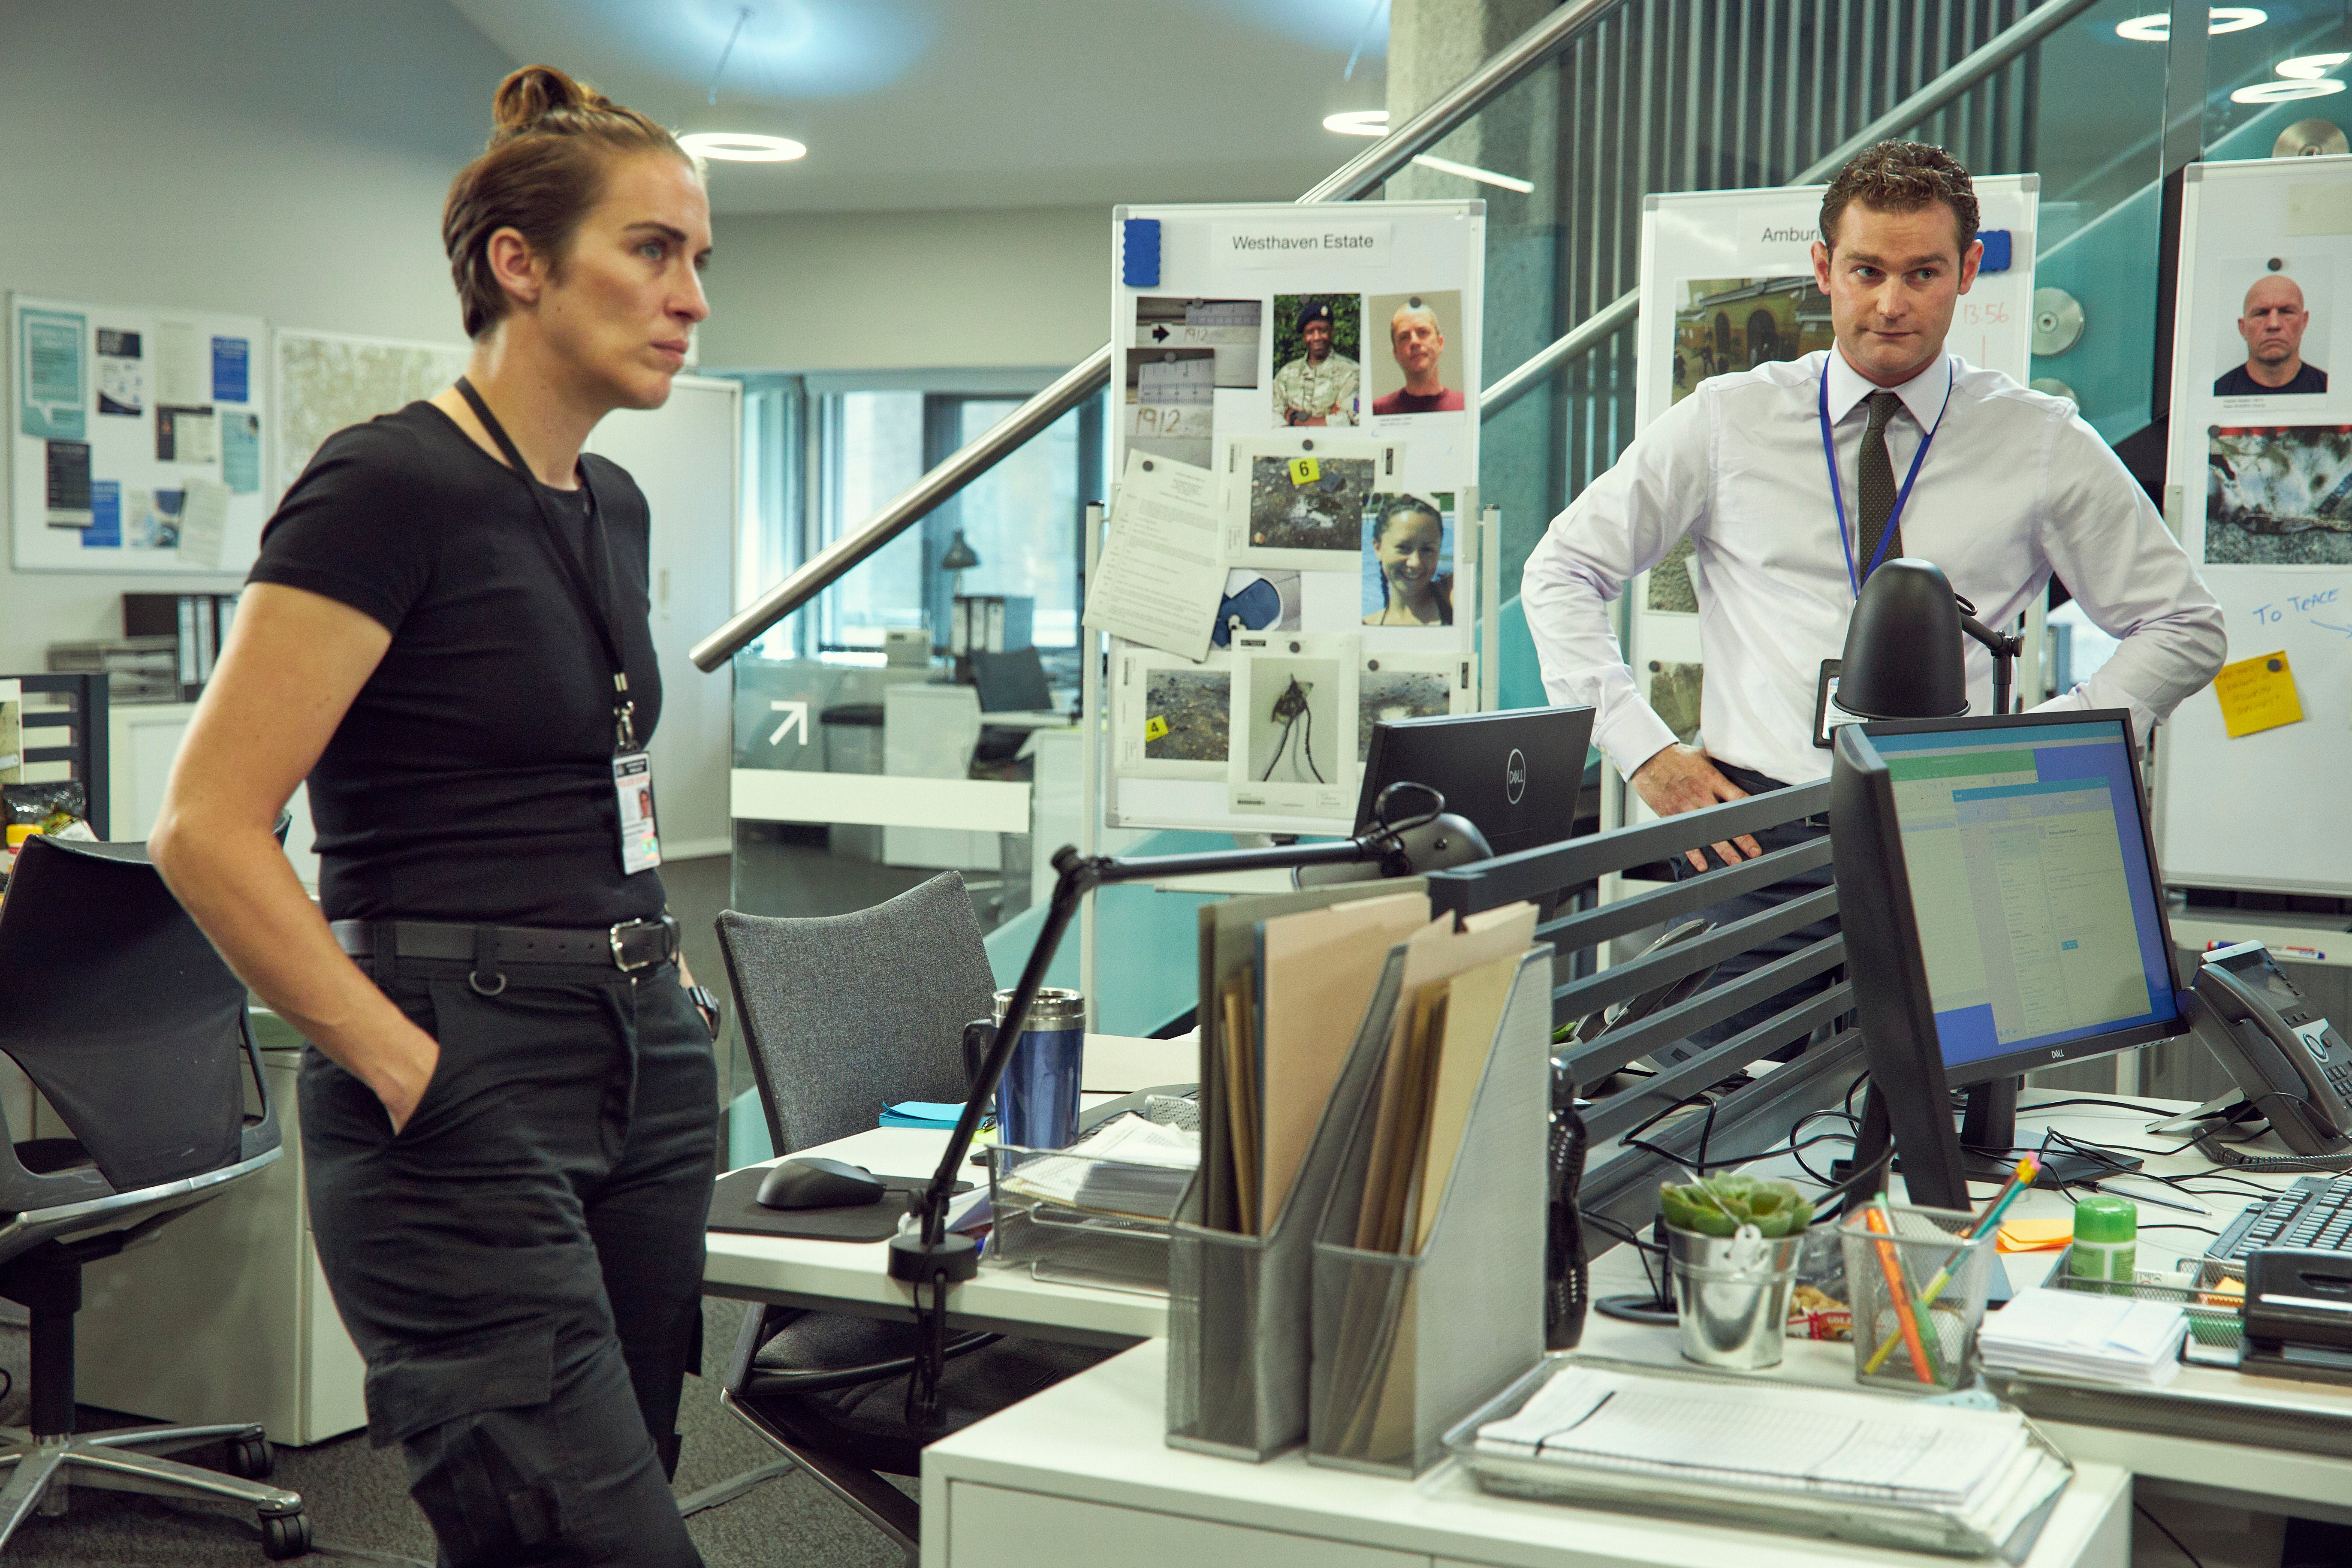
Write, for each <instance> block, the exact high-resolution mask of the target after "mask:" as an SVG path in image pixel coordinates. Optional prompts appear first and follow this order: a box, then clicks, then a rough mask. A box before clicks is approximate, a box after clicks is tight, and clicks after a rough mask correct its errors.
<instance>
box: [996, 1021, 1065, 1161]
mask: <svg viewBox="0 0 2352 1568" xmlns="http://www.w3.org/2000/svg"><path fill="white" fill-rule="evenodd" d="M1012 1005H1013V993H1012V992H1010V991H1000V992H998V993H997V994H996V1023H997V1026H998V1028H1000V1029H1002V1028H1003V1026H1004V1015H1005V1013H1006V1011H1007V1010H1008V1009H1010V1008H1011V1006H1012ZM1086 1054H1087V1006H1086V999H1085V998H1084V997H1083V996H1081V995H1079V994H1078V993H1076V991H1066V990H1062V989H1060V988H1058V987H1048V988H1045V989H1041V990H1039V992H1038V993H1037V999H1036V1000H1035V1001H1034V1002H1033V1003H1031V1004H1030V1005H1029V1021H1028V1025H1027V1026H1026V1027H1024V1029H1023V1030H1022V1031H1021V1040H1020V1043H1019V1044H1017V1045H1015V1046H1014V1047H1013V1057H1012V1059H1011V1060H1010V1061H1008V1062H1007V1063H1005V1067H1004V1077H1003V1079H1000V1080H998V1082H997V1085H996V1137H997V1142H1000V1143H1008V1144H1012V1145H1014V1146H1016V1147H1018V1148H1023V1149H1066V1148H1068V1147H1069V1146H1070V1145H1071V1144H1072V1143H1073V1142H1076V1140H1077V1136H1078V1083H1079V1080H1080V1079H1081V1078H1082V1077H1084V1075H1085V1064H1086Z"/></svg>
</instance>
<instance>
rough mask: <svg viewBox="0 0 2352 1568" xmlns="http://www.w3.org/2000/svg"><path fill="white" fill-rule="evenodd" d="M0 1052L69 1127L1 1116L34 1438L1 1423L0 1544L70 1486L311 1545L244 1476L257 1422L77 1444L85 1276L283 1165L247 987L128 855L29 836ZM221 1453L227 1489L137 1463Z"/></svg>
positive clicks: (262, 1461) (0, 1009)
mask: <svg viewBox="0 0 2352 1568" xmlns="http://www.w3.org/2000/svg"><path fill="white" fill-rule="evenodd" d="M0 1051H5V1052H6V1053H7V1055H8V1056H9V1057H10V1058H14V1060H15V1061H16V1065H17V1066H18V1067H19V1068H23V1069H24V1071H25V1074H26V1077H28V1078H30V1079H32V1081H33V1086H34V1087H35V1088H36V1089H38V1090H39V1091H40V1093H41V1095H42V1096H43V1098H45V1099H46V1100H47V1102H48V1104H49V1106H50V1108H51V1109H53V1110H55V1111H56V1112H57V1115H58V1119H59V1120H61V1121H63V1122H64V1123H65V1126H66V1129H67V1131H68V1133H69V1134H70V1136H67V1137H55V1138H25V1139H16V1138H14V1131H16V1130H13V1129H8V1128H6V1126H5V1117H4V1116H0V1296H5V1297H6V1298H7V1299H8V1300H12V1301H16V1302H20V1303H22V1304H23V1305H24V1306H25V1307H26V1309H27V1310H29V1311H30V1312H31V1314H32V1366H31V1377H30V1389H29V1393H30V1394H31V1401H32V1410H31V1417H30V1420H31V1425H30V1426H29V1427H26V1428H15V1427H8V1428H0V1468H9V1474H8V1477H7V1484H6V1486H5V1488H0V1548H5V1545H6V1543H7V1542H8V1541H9V1539H10V1538H11V1537H12V1536H13V1535H14V1534H15V1532H16V1528H17V1526H19V1525H20V1524H22V1523H23V1522H24V1521H26V1518H28V1517H29V1516H30V1515H31V1514H32V1513H33V1511H34V1510H35V1509H36V1508H37V1507H38V1508H39V1509H40V1510H42V1511H44V1512H48V1513H61V1512H63V1511H64V1510H65V1504H66V1498H67V1495H68V1481H70V1483H71V1484H73V1485H85V1486H94V1487H102V1488H109V1489H121V1490H129V1491H144V1492H153V1493H162V1494H164V1495H166V1496H179V1497H189V1498H229V1499H233V1500H236V1501H239V1502H245V1503H249V1504H251V1505H252V1506H253V1508H254V1509H255V1510H256V1512H257V1515H258V1517H259V1520H260V1524H261V1531H262V1551H263V1552H264V1554H265V1555H267V1556H268V1557H271V1558H286V1557H295V1556H299V1555H300V1554H302V1553H303V1552H308V1551H309V1550H310V1524H309V1521H307V1520H306V1519H305V1517H304V1515H303V1511H302V1499H301V1498H300V1497H299V1495H298V1494H296V1493H294V1492H290V1491H285V1490H282V1489H278V1488H277V1487H272V1486H268V1485H266V1484H264V1483H263V1481H262V1480H261V1479H259V1478H260V1477H262V1476H264V1475H266V1474H267V1473H268V1469H269V1468H270V1458H271V1457H270V1448H269V1444H268V1439H267V1438H266V1437H265V1436H264V1435H263V1432H262V1428H261V1427H260V1426H258V1425H246V1426H136V1427H130V1428H127V1429H124V1430H121V1431H110V1432H99V1433H93V1434H91V1435H89V1436H76V1435H75V1433H74V1313H75V1312H76V1311H77V1310H79V1307H80V1305H81V1272H82V1266H83V1265H84V1264H86V1263H89V1262H92V1261H94V1260H96V1259H99V1258H111V1257H113V1256H114V1255H115V1254H116V1253H119V1252H121V1250H122V1249H123V1248H124V1247H127V1246H129V1245H130V1244H131V1243H132V1242H134V1241H137V1240H139V1239H140V1238H141V1237H144V1236H145V1235H147V1234H148V1233H149V1232H150V1231H152V1230H154V1229H156V1228H157V1227H159V1226H163V1225H166V1224H168V1223H170V1222H171V1221H172V1220H173V1219H174V1218H176V1217H177V1216H178V1215H182V1214H184V1213H186V1212H187V1211H188V1210H189V1209H191V1208H193V1207H194V1206H195V1205H198V1204H201V1203H204V1202H206V1201H208V1200H210V1199H212V1198H214V1197H216V1196H218V1195H219V1194H221V1193H222V1192H224V1191H226V1189H227V1187H228V1185H229V1184H231V1183H233V1182H236V1181H237V1180H239V1179H240V1178H242V1177H245V1176H249V1175H252V1174H255V1173H257V1172H259V1171H260V1170H261V1169H262V1168H263V1167H264V1166H266V1165H268V1164H269V1163H271V1162H272V1161H274V1160H276V1159H277V1158H278V1153H279V1148H278V1115H277V1111H276V1110H275V1109H274V1108H273V1107H272V1106H271V1105H270V1103H269V1096H268V1086H267V1083H266V1081H265V1080H264V1079H263V1077H262V1071H261V1053H260V1050H259V1048H258V1047H257V1046H256V1045H255V1043H254V1039H253V1032H252V1028H251V1026H250V1025H249V1023H248V1021H247V1015H246V992H245V985H244V984H243V983H242V982H240V981H239V980H238V979H237V978H236V975H234V974H232V973H229V971H228V968H227V966H226V964H224V963H221V961H220V957H219V955H218V954H217V953H215V952H214V951H213V948H212V944H211V943H210V942H207V941H205V935H204V933H203V932H202V931H198V930H197V929H196V926H195V922H194V921H191V920H190V919H189V918H188V916H187V913H186V911H185V910H183V909H181V907H180V905H179V903H178V901H177V900H174V899H173V897H172V894H171V890H170V889H167V888H165V887H164V885H163V878H162V877H161V876H160V875H159V874H158V873H157V872H156V870H155V868H154V867H153V866H152V864H151V863H149V861H148V859H147V853H146V848H145V847H144V846H143V845H138V844H105V843H72V842H67V841H65V840H61V839H53V838H33V839H30V840H28V841H27V842H26V845H25V847H24V849H23V851H22V852H21V853H20V854H19V855H18V856H17V858H16V875H15V877H14V878H13V879H12V880H11V882H10V884H9V888H8V896H7V898H6V899H5V900H4V901H0ZM248 1072H249V1073H250V1074H251V1075H252V1080H253V1085H254V1089H255V1091H256V1092H257V1094H258V1095H259V1097H260V1105H261V1111H260V1114H259V1115H257V1116H248V1115H247V1112H246V1088H245V1084H244V1082H243V1081H241V1079H242V1076H243V1075H244V1074H246V1073H248ZM24 1131H32V1130H31V1129H25V1130H24ZM224 1440H225V1441H226V1442H227V1444H228V1445H229V1460H230V1463H231V1465H232V1466H233V1467H234V1468H236V1471H237V1474H236V1475H234V1476H231V1475H223V1474H221V1473H220V1472H218V1471H215V1470H207V1469H200V1468H197V1467H195V1466H194V1465H184V1464H180V1463H178V1462H176V1461H174V1460H172V1459H166V1458H156V1457H154V1456H153V1455H152V1454H150V1453H144V1452H141V1451H140V1450H142V1449H153V1448H163V1449H174V1448H186V1447H193V1446H194V1445H196V1444H201V1443H213V1442H220V1441H224Z"/></svg>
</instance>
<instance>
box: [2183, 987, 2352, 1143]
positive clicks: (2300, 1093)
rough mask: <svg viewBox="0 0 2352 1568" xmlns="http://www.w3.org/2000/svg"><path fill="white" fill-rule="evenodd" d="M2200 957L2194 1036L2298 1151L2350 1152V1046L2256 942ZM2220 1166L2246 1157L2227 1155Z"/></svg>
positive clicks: (2253, 1105)
mask: <svg viewBox="0 0 2352 1568" xmlns="http://www.w3.org/2000/svg"><path fill="white" fill-rule="evenodd" d="M2203 958H2204V962H2202V963H2200V964H2199V965H2198V966H2197V979H2196V992H2197V999H2198V1009H2197V1014H2198V1016H2197V1035H2198V1037H2199V1038H2200V1039H2202V1040H2203V1041H2204V1042H2205V1044H2206V1046H2207V1047H2208V1048H2210V1050H2211V1051H2212V1053H2213V1054H2214V1055H2215V1056H2216V1057H2219V1058H2221V1065H2222V1066H2223V1067H2225V1068H2229V1069H2230V1076H2231V1078H2232V1079H2236V1080H2237V1084H2238V1088H2239V1089H2240V1090H2241V1091H2242V1093H2243V1094H2244V1095H2245V1097H2246V1100H2247V1102H2248V1103H2249V1105H2250V1106H2251V1107H2252V1111H2253V1113H2254V1114H2255V1115H2258V1116H2264V1117H2267V1118H2269V1119H2270V1124H2271V1127H2272V1128H2273V1131H2276V1132H2277V1133H2278V1135H2279V1138H2280V1139H2281V1141H2283V1142H2284V1143H2285V1144H2286V1146H2287V1147H2288V1148H2290V1149H2292V1150H2294V1152H2296V1153H2297V1154H2299V1155H2304V1156H2306V1157H2323V1156H2331V1155H2345V1156H2352V1045H2347V1044H2346V1043H2345V1039H2344V1037H2343V1036H2342V1035H2339V1034H2337V1033H2336V1030H2335V1028H2334V1026H2331V1025H2330V1024H2329V1023H2328V1021H2327V1020H2326V1019H2325V1018H2323V1017H2321V1016H2319V1014H2318V1012H2317V1010H2316V1009H2315V1008H2314V1007H2313V1006H2312V1005H2311V1004H2310V1002H2309V1001H2308V1000H2307V999H2306V998H2305V996H2304V994H2303V993H2302V992H2301V991H2299V990H2297V989H2296V988H2295V985H2294V982H2293V981H2291V980H2289V979H2288V978H2287V977H2286V975H2285V973H2284V971H2282V970H2281V969H2280V968H2279V966H2278V964H2277V963H2275V962H2274V961H2273V959H2272V958H2271V955H2270V952H2269V951H2268V950H2267V949H2265V948H2264V947H2263V944H2262V943H2261V942H2240V943H2238V944H2237V945H2236V946H2234V947H2224V948H2217V949H2215V950H2214V951H2212V952H2208V953H2206V954H2204V955H2203ZM2203 1147H2204V1144H2202V1143H2200V1148H2203ZM2206 1152H2207V1153H2208V1154H2209V1155H2210V1154H2213V1153H2214V1152H2215V1151H2214V1150H2213V1149H2207V1150H2206ZM2227 1163H2233V1164H2238V1163H2250V1162H2247V1161H2246V1160H2245V1159H2244V1157H2243V1156H2235V1155H2232V1156H2231V1157H2229V1158H2228V1160H2227Z"/></svg>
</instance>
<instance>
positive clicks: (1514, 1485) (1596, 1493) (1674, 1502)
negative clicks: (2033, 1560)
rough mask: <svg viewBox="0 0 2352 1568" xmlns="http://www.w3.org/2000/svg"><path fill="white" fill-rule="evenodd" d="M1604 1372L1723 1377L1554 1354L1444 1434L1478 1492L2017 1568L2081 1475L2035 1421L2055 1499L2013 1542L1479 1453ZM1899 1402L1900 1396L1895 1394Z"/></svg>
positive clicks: (1841, 1508)
mask: <svg viewBox="0 0 2352 1568" xmlns="http://www.w3.org/2000/svg"><path fill="white" fill-rule="evenodd" d="M1571 1364H1572V1365H1577V1366H1587V1367H1598V1368H1601V1369H1603V1370H1606V1371H1611V1372H1625V1373H1634V1374H1637V1375H1639V1376H1643V1377H1654V1378H1665V1379H1672V1380H1675V1381H1681V1382H1688V1383H1698V1384H1718V1385H1719V1384H1721V1383H1723V1382H1724V1378H1723V1376H1722V1374H1720V1373H1696V1372H1686V1371H1684V1370H1682V1369H1679V1368H1674V1367H1664V1366H1655V1365H1651V1364H1648V1363H1636V1362H1620V1361H1612V1360H1608V1359H1606V1358H1603V1357H1600V1356H1586V1355H1576V1356H1572V1357H1570V1356H1552V1357H1547V1358H1546V1359H1545V1361H1544V1362H1543V1363H1542V1364H1540V1365H1538V1367H1536V1368H1535V1369H1534V1370H1533V1371H1531V1372H1529V1373H1527V1375H1525V1376H1524V1377H1521V1378H1520V1379H1519V1380H1518V1381H1517V1382H1516V1383H1514V1384H1511V1386H1510V1387H1509V1388H1507V1389H1506V1390H1504V1391H1503V1393H1502V1394H1498V1395H1497V1396H1496V1398H1494V1399H1493V1400H1492V1401H1490V1402H1488V1403H1487V1404H1486V1405H1484V1406H1482V1407H1481V1408H1480V1409H1478V1410H1477V1411H1476V1412H1475V1413H1474V1414H1473V1415H1469V1416H1468V1417H1466V1418H1465V1419H1464V1420H1463V1421H1462V1422H1461V1423H1459V1424H1458V1425H1457V1426H1454V1428H1453V1429H1452V1430H1450V1431H1448V1432H1447V1433H1446V1434H1445V1449H1446V1452H1447V1453H1448V1454H1449V1455H1451V1456H1452V1457H1453V1458H1454V1459H1455V1460H1456V1461H1458V1462H1459V1463H1460V1464H1461V1466H1462V1468H1464V1469H1465V1470H1466V1471H1467V1472H1469V1474H1470V1475H1471V1476H1472V1478H1474V1479H1475V1480H1476V1481H1477V1483H1478V1485H1479V1487H1480V1488H1481V1489H1484V1490H1486V1491H1490V1492H1494V1493H1496V1495H1498V1496H1502V1497H1511V1498H1519V1499H1523V1500H1529V1501H1535V1502H1555V1503H1562V1504H1571V1505H1575V1506H1578V1507H1587V1508H1601V1509H1607V1510H1611V1511H1612V1512H1617V1513H1639V1514H1643V1515H1651V1516H1665V1517H1671V1518H1675V1519H1684V1520H1689V1521H1694V1522H1696V1523H1701V1524H1720V1525H1727V1526H1730V1527H1732V1528H1735V1529H1740V1530H1761V1531H1769V1532H1771V1533H1773V1534H1777V1535H1797V1536H1808V1537H1813V1538H1816V1539H1822V1540H1834V1541H1846V1542H1853V1543H1855V1544H1857V1545H1864V1546H1892V1547H1897V1548H1900V1549H1902V1550H1905V1551H1909V1552H1935V1553H1937V1554H1938V1555H1941V1556H1948V1557H1978V1558H1983V1557H1998V1558H2000V1559H2001V1560H2003V1561H2005V1562H2008V1563H2021V1562H2022V1561H2024V1559H2025V1556H2026V1555H2027V1553H2028V1552H2031V1551H2032V1545H2033V1542H2034V1540H2035V1539H2036V1538H2037V1537H2038V1536H2039V1535H2040V1533H2041V1530H2042V1525H2043V1524H2044V1523H2045V1522H2047V1521H2048V1519H2049V1517H2050V1512H2051V1510H2052V1509H2053V1508H2055V1507H2056V1506H2057V1502H2058V1499H2059V1498H2060V1497H2061V1496H2062V1495H2063V1493H2064V1491H2065V1488H2066V1484H2067V1482H2068V1481H2069V1480H2071V1479H2072V1478H2073V1475H2074V1467H2073V1466H2072V1465H2071V1464H2069V1463H2068V1462H2067V1460H2066V1458H2065V1456H2063V1454H2061V1453H2059V1452H2058V1450H2057V1449H2056V1448H2054V1447H2052V1446H2051V1444H2050V1443H2049V1441H2048V1439H2046V1438H2045V1437H2043V1436H2042V1434H2041V1433H2040V1432H2039V1431H2035V1430H2033V1429H2032V1424H2031V1423H2030V1422H2029V1423H2028V1430H2029V1432H2031V1434H2032V1439H2033V1443H2034V1446H2035V1447H2038V1448H2039V1449H2041V1451H2042V1453H2043V1454H2044V1455H2045V1456H2046V1457H2047V1459H2048V1464H2047V1465H2046V1466H2045V1467H2044V1469H2045V1472H2046V1474H2047V1477H2048V1478H2049V1480H2048V1486H2047V1495H2045V1496H2043V1497H2042V1498H2041V1499H2040V1500H2038V1502H2037V1503H2036V1504H2035V1505H2034V1506H2033V1507H2032V1510H2030V1511H2029V1512H2028V1513H2027V1514H2026V1515H2025V1517H2024V1519H2023V1521H2022V1522H2021V1523H2020V1524H2019V1525H2018V1526H2017V1528H2016V1529H2015V1530H2014V1531H2012V1532H2011V1535H2010V1537H2009V1539H2008V1540H2006V1541H1999V1542H1997V1541H1992V1540H1990V1539H1988V1538H1987V1537H1986V1536H1984V1535H1983V1534H1981V1533H1980V1532H1979V1531H1976V1530H1974V1529H1972V1528H1970V1526H1969V1524H1968V1522H1967V1521H1964V1520H1962V1519H1960V1518H1958V1517H1957V1516H1956V1515H1954V1514H1952V1513H1949V1512H1945V1511H1939V1510H1935V1509H1931V1508H1924V1507H1916V1506H1906V1505H1902V1504H1895V1503H1872V1502H1864V1501H1856V1500H1852V1499H1849V1498H1843V1497H1839V1498H1828V1497H1816V1496H1811V1495H1808V1494H1805V1493H1801V1492H1786V1491H1774V1490H1769V1489H1760V1488H1759V1489H1754V1490H1744V1489H1732V1488H1729V1487H1717V1488H1716V1489H1699V1488H1696V1487H1694V1486H1693V1485H1692V1484H1691V1483H1690V1482H1688V1481H1686V1480H1681V1479H1673V1478H1666V1477H1658V1476H1646V1475H1642V1474H1639V1473H1634V1472H1627V1471H1622V1470H1610V1469H1601V1468H1585V1467H1580V1466H1577V1465H1572V1464H1563V1463H1561V1462H1559V1461H1558V1460H1552V1459H1533V1458H1518V1457H1517V1456H1513V1455H1508V1454H1497V1453H1493V1452H1489V1451H1487V1450H1485V1449H1481V1448H1480V1447H1478V1441H1477V1440H1478V1429H1479V1427H1481V1426H1485V1425H1486V1423H1487V1422H1489V1421H1498V1420H1501V1419H1503V1418H1504V1417H1506V1416H1507V1415H1513V1414H1515V1413H1516V1412H1517V1410H1518V1408H1519V1407H1520V1406H1521V1405H1525V1404H1526V1403H1527V1402H1528V1399H1529V1398H1530V1397H1531V1396H1532V1395H1533V1394H1535V1392H1536V1391H1537V1390H1538V1388H1540V1387H1542V1386H1543V1384H1544V1383H1545V1382H1546V1381H1547V1380H1548V1379H1549V1378H1550V1377H1551V1375H1552V1374H1553V1373H1555V1372H1557V1371H1559V1369H1560V1368H1561V1367H1563V1366H1565V1365H1571ZM1885 1397H1887V1398H1890V1399H1891V1398H1896V1397H1898V1396H1896V1395H1892V1394H1890V1395H1886V1396H1885ZM1945 1397H1947V1398H1950V1399H1953V1400H1956V1401H1969V1400H1973V1399H1980V1398H1981V1397H1982V1395H1981V1394H1957V1395H1947V1396H1945Z"/></svg>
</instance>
